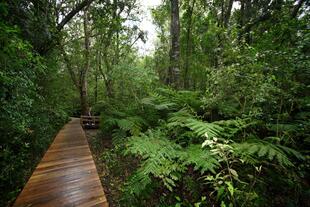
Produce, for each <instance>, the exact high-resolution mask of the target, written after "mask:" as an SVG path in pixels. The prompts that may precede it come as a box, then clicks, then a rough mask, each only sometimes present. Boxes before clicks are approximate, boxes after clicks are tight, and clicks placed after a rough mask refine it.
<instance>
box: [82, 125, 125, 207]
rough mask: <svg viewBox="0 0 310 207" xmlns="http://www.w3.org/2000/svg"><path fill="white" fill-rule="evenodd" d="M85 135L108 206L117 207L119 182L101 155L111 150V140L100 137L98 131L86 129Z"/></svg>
mask: <svg viewBox="0 0 310 207" xmlns="http://www.w3.org/2000/svg"><path fill="white" fill-rule="evenodd" d="M85 134H86V137H87V140H88V143H89V146H90V150H91V152H92V155H93V158H94V161H95V164H96V167H97V171H98V175H99V177H100V180H101V184H102V186H103V189H104V192H105V195H106V197H107V200H108V202H109V206H110V207H118V206H119V203H118V199H119V196H120V186H121V182H120V181H119V179H118V178H117V177H114V176H113V175H112V174H111V173H110V171H109V169H108V167H107V163H106V162H105V160H104V159H102V154H103V153H104V152H106V151H108V150H110V149H111V148H112V141H111V138H110V137H104V136H102V135H101V133H100V130H98V129H87V130H85Z"/></svg>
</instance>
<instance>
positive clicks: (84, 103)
mask: <svg viewBox="0 0 310 207" xmlns="http://www.w3.org/2000/svg"><path fill="white" fill-rule="evenodd" d="M83 25H84V35H85V41H84V47H85V50H84V58H85V59H84V61H85V62H84V69H83V70H81V76H80V80H81V87H80V98H81V112H82V114H83V115H87V113H88V108H89V106H88V94H87V74H88V71H89V47H90V41H89V38H90V34H89V30H88V12H87V9H85V11H84V24H83Z"/></svg>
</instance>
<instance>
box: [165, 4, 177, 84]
mask: <svg viewBox="0 0 310 207" xmlns="http://www.w3.org/2000/svg"><path fill="white" fill-rule="evenodd" d="M170 3H171V23H170V36H171V37H170V38H171V48H170V66H169V70H168V79H167V80H166V82H167V83H168V84H169V85H171V86H173V87H175V88H177V87H178V86H179V73H180V68H179V59H180V19H179V0H170Z"/></svg>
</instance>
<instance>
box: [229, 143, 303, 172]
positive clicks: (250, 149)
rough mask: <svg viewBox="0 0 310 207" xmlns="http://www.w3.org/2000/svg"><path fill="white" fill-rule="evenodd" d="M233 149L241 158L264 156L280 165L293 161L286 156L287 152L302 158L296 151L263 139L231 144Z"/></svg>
mask: <svg viewBox="0 0 310 207" xmlns="http://www.w3.org/2000/svg"><path fill="white" fill-rule="evenodd" d="M233 147H234V151H235V153H237V154H238V155H240V156H241V157H242V158H245V159H246V158H247V157H248V156H250V157H251V156H253V157H255V156H256V157H258V158H263V157H264V158H266V159H268V160H270V161H277V162H278V164H280V165H281V166H287V167H292V166H293V163H292V162H291V161H290V159H289V158H288V156H287V154H291V155H294V156H295V157H296V158H299V159H303V156H302V155H301V154H300V153H298V152H297V151H295V150H293V149H291V148H288V147H285V146H282V145H276V144H272V143H270V142H267V141H264V140H249V141H247V142H244V143H235V144H233Z"/></svg>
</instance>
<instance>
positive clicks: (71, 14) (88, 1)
mask: <svg viewBox="0 0 310 207" xmlns="http://www.w3.org/2000/svg"><path fill="white" fill-rule="evenodd" d="M93 1H94V0H84V1H82V2H81V3H80V4H78V5H77V6H76V7H75V8H74V9H72V10H71V11H70V12H69V13H68V14H67V16H65V18H64V19H63V20H62V21H61V22H60V23H59V24H58V25H57V27H56V29H57V31H61V30H62V28H63V27H64V26H65V25H66V24H67V23H68V22H69V21H70V20H71V19H72V18H73V17H74V16H75V15H76V14H77V13H78V12H79V11H81V10H82V9H83V8H84V7H86V6H88V5H90V4H91V3H92V2H93Z"/></svg>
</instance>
